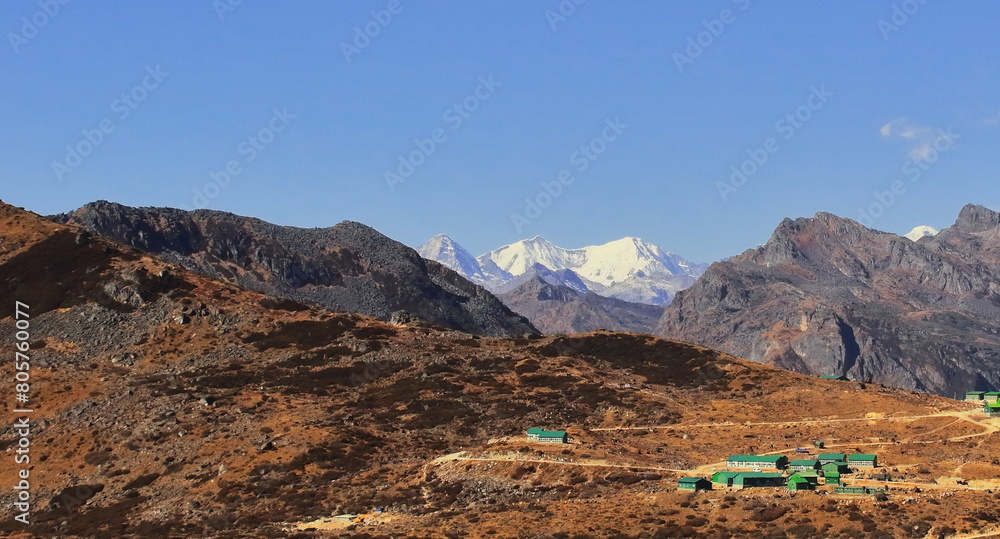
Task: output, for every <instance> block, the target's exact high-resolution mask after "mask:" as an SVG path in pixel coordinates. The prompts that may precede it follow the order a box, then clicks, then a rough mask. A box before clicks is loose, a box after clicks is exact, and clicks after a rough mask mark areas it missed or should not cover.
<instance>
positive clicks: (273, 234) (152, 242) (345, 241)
mask: <svg viewBox="0 0 1000 539" xmlns="http://www.w3.org/2000/svg"><path fill="white" fill-rule="evenodd" d="M54 219H55V220H56V221H59V222H63V223H68V224H73V225H78V226H80V227H82V228H84V229H86V230H89V231H91V232H93V233H95V234H99V235H101V236H105V237H107V238H110V239H113V240H115V241H118V242H120V243H124V244H126V245H130V246H132V247H135V248H137V249H141V250H143V251H147V252H150V253H154V254H157V255H160V256H161V257H163V258H164V259H166V260H169V261H171V262H174V263H177V264H180V265H182V266H184V267H187V268H189V269H192V270H195V271H198V272H201V273H204V274H206V275H209V276H212V277H216V278H221V279H225V280H227V281H230V282H233V283H237V284H239V285H241V286H244V287H246V288H248V289H252V290H258V291H261V292H266V293H268V294H272V295H276V296H280V297H284V298H288V299H292V300H296V301H303V302H308V303H314V304H318V305H322V306H324V307H326V308H329V309H334V310H339V311H349V312H356V313H361V314H367V315H369V316H373V317H375V318H378V319H381V320H389V319H390V317H391V316H392V313H393V312H394V311H399V310H405V311H407V312H409V313H412V314H413V315H415V316H417V317H418V318H420V319H423V320H425V321H427V322H430V323H432V324H437V325H440V326H444V327H447V328H452V329H458V330H462V331H467V332H469V333H475V334H480V335H488V336H514V335H521V334H524V333H536V330H535V329H534V328H533V327H532V326H531V324H530V323H529V322H528V321H527V320H526V319H524V318H523V317H521V316H518V315H516V314H514V313H513V312H511V311H510V310H509V309H507V308H506V307H505V306H504V305H503V304H502V303H500V301H499V300H497V299H496V298H495V297H493V295H491V294H490V293H489V292H487V291H486V290H485V289H483V288H481V287H479V286H476V285H473V284H471V283H469V282H468V281H466V280H465V279H463V278H462V277H461V276H459V275H458V274H457V273H455V272H453V271H451V270H450V269H448V268H445V267H444V266H442V265H441V264H438V263H436V262H432V261H428V260H424V259H423V258H421V257H420V256H419V255H418V254H417V253H416V251H414V250H413V249H410V248H409V247H407V246H405V245H403V244H401V243H399V242H397V241H394V240H392V239H390V238H388V237H386V236H384V235H382V234H380V233H379V232H378V231H376V230H374V229H372V228H370V227H367V226H365V225H363V224H360V223H355V222H351V221H344V222H342V223H340V224H338V225H336V226H333V227H330V228H313V229H303V228H294V227H286V226H278V225H274V224H271V223H268V222H265V221H261V220H259V219H253V218H249V217H241V216H237V215H233V214H230V213H224V212H218V211H210V210H196V211H193V212H187V211H183V210H178V209H172V208H131V207H128V206H122V205H120V204H114V203H110V202H105V201H100V202H94V203H91V204H88V205H86V206H84V207H82V208H80V209H78V210H76V211H74V212H72V213H69V214H62V215H57V216H55V217H54Z"/></svg>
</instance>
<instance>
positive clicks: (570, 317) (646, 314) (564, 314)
mask: <svg viewBox="0 0 1000 539" xmlns="http://www.w3.org/2000/svg"><path fill="white" fill-rule="evenodd" d="M497 297H498V298H500V300H501V301H503V302H504V304H506V305H507V306H508V307H510V309H511V310H512V311H514V312H516V313H519V314H522V315H524V316H525V317H526V318H527V319H528V320H530V321H531V323H532V325H534V326H535V327H537V328H538V329H539V330H541V331H543V332H544V333H583V332H587V331H594V330H596V329H607V330H611V331H629V332H639V333H652V331H653V329H654V328H655V327H656V324H657V322H658V321H659V319H660V317H661V316H662V315H663V307H660V306H658V305H646V304H644V303H632V302H628V301H623V300H620V299H615V298H606V297H604V296H599V295H597V294H595V293H593V292H579V291H576V290H573V289H572V288H569V287H567V286H562V285H559V284H553V283H550V282H547V281H546V280H545V279H543V278H542V277H539V276H535V277H532V278H531V279H529V280H527V281H525V282H523V283H521V285H520V286H518V287H517V288H515V289H514V290H511V291H509V292H504V293H502V294H499V295H498V296H497Z"/></svg>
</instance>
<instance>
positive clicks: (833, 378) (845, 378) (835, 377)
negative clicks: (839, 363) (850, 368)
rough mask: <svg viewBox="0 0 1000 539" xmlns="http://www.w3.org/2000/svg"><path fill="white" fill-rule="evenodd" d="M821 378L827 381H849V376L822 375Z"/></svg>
mask: <svg viewBox="0 0 1000 539" xmlns="http://www.w3.org/2000/svg"><path fill="white" fill-rule="evenodd" d="M819 377H820V378H823V379H826V380H840V381H841V382H846V381H847V376H844V375H843V374H821V375H820V376H819Z"/></svg>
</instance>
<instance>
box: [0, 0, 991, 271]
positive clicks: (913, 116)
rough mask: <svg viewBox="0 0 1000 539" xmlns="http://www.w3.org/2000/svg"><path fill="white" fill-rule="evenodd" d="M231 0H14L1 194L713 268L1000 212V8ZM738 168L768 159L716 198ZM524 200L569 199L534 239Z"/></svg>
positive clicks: (1, 69) (22, 200)
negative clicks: (591, 248) (822, 214)
mask: <svg viewBox="0 0 1000 539" xmlns="http://www.w3.org/2000/svg"><path fill="white" fill-rule="evenodd" d="M46 1H48V2H51V3H57V2H56V1H55V0H46ZM229 1H230V0H220V1H219V2H217V3H216V4H215V5H214V4H213V2H212V1H211V0H202V1H189V2H174V1H166V0H161V1H147V2H138V1H132V2H125V1H114V2H110V1H109V2H83V1H79V0H76V1H70V2H69V3H68V4H66V5H59V11H58V13H55V14H54V15H51V16H50V15H48V14H46V13H44V8H45V5H46V4H45V1H43V2H41V3H39V2H38V1H37V0H26V1H13V0H11V1H5V2H2V3H0V29H2V30H3V32H4V35H5V39H4V43H2V44H0V81H2V95H3V98H2V99H0V119H2V125H3V127H4V129H2V130H0V148H2V152H3V153H2V155H3V158H2V159H0V178H2V187H3V188H2V190H0V198H2V199H4V200H5V201H8V202H11V203H14V204H17V205H19V206H25V207H27V208H28V209H31V210H34V211H36V212H39V213H43V214H48V213H56V212H61V211H67V210H71V209H73V208H76V207H78V206H80V205H82V204H84V203H86V202H89V201H92V200H96V199H108V200H113V201H117V202H121V203H124V204H129V205H156V206H175V207H192V206H194V205H204V206H207V207H210V208H214V209H221V210H226V211H231V212H235V213H239V214H245V215H253V216H257V217H260V218H263V219H266V220H269V221H273V222H277V223H280V224H288V225H296V226H307V227H312V226H330V225H333V224H335V223H337V222H339V221H342V220H345V219H351V220H357V221H361V222H364V223H366V224H369V225H371V226H373V227H375V228H377V229H379V230H380V231H382V232H383V233H385V234H387V235H389V236H391V237H393V238H395V239H398V240H400V241H402V242H404V243H407V244H409V245H414V246H415V245H419V244H421V243H423V242H424V241H425V240H426V239H427V238H428V237H430V236H431V235H433V234H436V233H440V232H444V233H448V234H449V235H451V236H452V237H454V238H455V239H456V240H457V241H459V243H462V244H463V245H465V246H466V247H467V248H468V249H469V250H470V251H472V252H474V253H475V254H479V253H481V252H484V251H486V250H488V249H492V248H495V247H497V246H500V245H502V244H505V243H509V242H512V241H516V240H518V239H521V238H524V237H531V236H534V235H536V234H537V235H542V236H544V237H546V238H548V239H549V240H550V241H552V242H554V243H556V244H558V245H563V246H566V247H576V246H583V245H588V244H596V243H603V242H606V241H609V240H612V239H616V238H619V237H622V236H639V237H642V238H644V239H646V240H648V241H651V242H653V243H656V244H659V245H661V246H662V247H664V248H666V249H669V250H672V251H674V252H677V253H680V254H682V255H684V256H686V257H688V258H691V259H693V260H697V261H708V260H713V259H717V258H720V257H724V256H728V255H732V254H735V253H738V252H741V251H743V250H744V249H746V248H749V247H752V246H753V245H756V244H758V243H761V242H763V241H765V240H766V239H767V238H768V237H769V235H770V233H771V231H772V230H773V229H774V227H775V226H776V225H777V224H778V222H779V221H780V220H781V219H782V218H784V217H786V216H788V217H796V216H811V215H813V214H814V213H816V212H817V211H829V212H832V213H836V214H838V215H843V216H847V217H851V218H855V219H860V218H861V217H860V216H861V214H860V209H869V208H871V207H872V205H875V208H874V211H875V213H878V214H879V215H878V216H877V218H873V220H872V224H873V225H874V226H875V227H876V228H879V229H882V230H889V231H893V232H906V231H908V230H909V229H910V228H911V227H913V226H915V225H919V224H928V225H931V226H934V227H937V228H941V227H945V226H947V225H949V224H950V223H952V222H953V220H954V218H955V216H956V215H957V212H958V211H959V209H960V208H961V207H962V205H964V204H965V203H968V202H976V203H979V204H983V205H986V206H989V207H993V208H994V209H997V208H998V207H1000V195H998V193H1000V189H998V186H1000V152H998V151H997V149H998V148H1000V62H997V60H996V55H997V51H998V50H1000V33H998V32H997V31H996V28H997V26H996V21H997V20H1000V5H998V4H997V3H995V2H989V1H985V0H983V1H973V2H964V3H962V4H961V5H960V6H959V5H955V4H949V3H946V2H941V1H936V0H931V1H929V2H927V3H925V4H920V3H918V2H917V1H916V0H910V1H909V2H901V1H898V0H897V1H896V2H892V1H860V0H852V1H845V2H797V1H791V0H786V1H771V2H763V1H758V0H749V1H746V0H739V1H731V0H715V1H706V2H680V1H671V2H660V1H655V2H654V1H641V2H640V1H636V2H629V3H627V4H622V3H617V2H611V1H609V0H587V1H585V2H583V3H582V4H581V5H579V6H576V9H575V11H574V12H573V13H568V10H565V12H566V13H567V14H566V16H565V17H564V18H561V17H563V16H562V15H558V14H559V9H560V7H559V6H560V2H558V1H556V0H550V1H540V2H504V1H493V2H464V1H457V0H456V1H438V2H422V3H417V2H411V1H406V0H401V1H400V2H399V3H398V4H396V3H392V2H388V1H381V0H380V1H372V2H319V1H301V2H278V1H265V0H244V1H243V2H242V3H241V4H239V5H237V6H236V7H234V8H233V9H232V10H231V11H222V12H220V11H218V9H217V6H218V5H222V4H226V3H227V2H229ZM577 1H579V0H577ZM232 3H237V2H236V1H235V0H233V2H232ZM563 4H564V9H565V5H570V4H571V2H570V1H569V0H567V1H565V2H563ZM894 6H895V7H896V8H897V11H896V15H895V18H894V19H893V13H894ZM388 8H393V9H394V11H396V13H394V14H393V13H381V14H379V13H378V12H379V11H382V10H388ZM48 9H49V11H50V12H51V11H54V8H53V7H52V6H48ZM726 9H728V10H730V11H731V13H729V14H725V15H726V16H725V17H724V18H725V19H726V21H722V20H719V19H720V17H722V15H724V14H723V10H726ZM373 10H374V11H376V12H377V13H376V15H373V14H372V11H373ZM547 11H551V13H549V14H547V13H546V12H547ZM906 11H909V12H910V13H909V14H907V13H906ZM220 13H221V15H222V17H221V18H220ZM390 15H391V18H390V17H389V16H390ZM23 18H26V20H27V21H28V22H29V23H30V24H27V25H26V24H25V19H23ZM379 19H381V22H380V21H379ZM32 20H34V21H35V22H34V23H32V22H31V21H32ZM716 20H718V22H713V21H716ZM880 20H881V21H884V23H883V24H881V25H880V23H879V21H880ZM36 23H44V25H41V26H40V27H39V26H36ZM706 23H707V24H706ZM889 25H891V26H889ZM365 28H367V29H368V31H369V33H370V34H374V37H373V38H367V36H365V39H359V40H357V41H356V42H355V38H356V33H357V31H358V29H360V31H362V32H364V30H365ZM711 30H714V31H715V33H716V34H718V35H713V34H712V33H711ZM689 39H691V40H693V41H694V42H697V41H698V40H699V39H700V40H701V42H702V44H705V45H707V46H704V47H702V48H701V50H698V48H697V46H695V47H691V48H690V49H689V45H690V43H691V42H689ZM345 44H346V45H348V46H349V47H355V48H354V49H345ZM345 50H346V53H345ZM688 53H690V55H688ZM681 54H683V55H686V56H687V59H689V60H691V61H690V62H688V61H687V60H685V59H684V58H681V57H680V56H678V55H681ZM348 57H349V58H348ZM679 62H680V65H681V67H682V68H683V69H679V68H678V64H679ZM150 73H156V76H155V77H154V76H153V75H152V74H150ZM491 77H492V81H493V82H492V83H489V84H486V85H483V83H482V82H481V81H487V82H489V80H490V78H491ZM144 83H145V85H146V87H143V84H144ZM477 92H478V94H479V95H478V97H477V96H476V93H477ZM831 93H832V95H830V94H831ZM123 94H126V98H125V99H124V100H123V99H122V95H123ZM128 94H131V97H130V96H129V95H128ZM814 94H815V95H816V96H817V97H814V98H813V99H812V100H811V101H810V100H809V97H810V95H814ZM463 102H464V103H465V104H467V105H468V106H469V107H470V108H475V109H476V110H471V111H470V110H466V109H465V108H464V105H461V106H460V109H461V110H460V111H455V110H453V109H452V107H453V106H454V105H455V104H456V103H459V104H461V103H463ZM810 105H812V108H809V106H810ZM449 110H451V112H448V111H449ZM275 111H278V113H279V114H278V115H276V114H275ZM285 112H287V114H288V115H294V118H290V117H288V116H287V115H285ZM787 114H792V115H793V119H794V115H795V114H798V115H799V119H798V120H794V123H795V124H797V127H796V126H794V125H793V124H792V123H789V122H788V120H784V121H783V122H782V123H779V121H782V119H783V118H785V116H786V115H787ZM803 119H804V120H803ZM616 121H617V122H618V123H619V124H623V125H624V127H622V126H621V125H619V126H618V127H617V128H615V129H611V128H610V127H608V125H609V123H610V124H614V123H615V122H616ZM102 126H103V127H104V128H105V129H106V130H107V132H106V133H101V135H100V137H98V135H97V132H99V131H100V129H101V127H102ZM272 128H273V130H272ZM948 128H950V129H951V132H952V133H954V134H955V135H957V138H954V137H951V136H944V135H942V134H941V133H942V132H943V131H939V129H943V130H946V129H948ZM85 130H86V131H88V132H89V136H90V138H91V139H93V140H97V139H98V138H100V139H101V140H100V143H99V144H95V145H93V146H95V147H92V148H91V147H89V146H91V143H90V141H88V140H87V138H88V137H87V135H85V134H84V131H85ZM94 130H98V131H97V132H95V131H94ZM262 130H263V132H262ZM435 130H439V131H435ZM602 135H606V136H608V138H609V139H611V138H614V140H613V141H611V142H606V141H604V140H598V141H596V142H595V138H598V139H599V138H600V137H602ZM250 137H261V138H260V139H259V140H256V141H252V140H249V139H250ZM434 137H437V138H438V141H439V142H436V143H434V146H435V147H434V149H433V151H430V150H429V148H430V146H429V145H428V144H426V143H425V144H423V147H424V149H423V150H421V149H419V147H418V145H417V144H416V143H415V142H414V141H415V140H417V139H421V140H423V139H428V138H434ZM769 138H773V139H774V140H773V141H770V142H769V141H768V139H769ZM254 144H256V147H254V146H253V145H254ZM935 144H937V146H938V149H937V150H935V149H934V145H935ZM241 145H242V146H241ZM581 145H588V146H592V147H593V148H594V149H595V150H604V151H603V153H601V154H599V155H597V154H592V156H593V157H595V158H596V159H590V158H586V157H581V156H582V155H583V154H574V152H578V151H579V149H580V147H581ZM67 146H71V147H73V148H76V149H79V150H81V151H83V152H84V153H88V155H86V156H84V157H82V158H81V159H79V160H76V158H74V157H73V156H67V153H68V152H67V149H66V147H67ZM758 148H761V150H757V149H758ZM768 150H770V151H768ZM413 152H418V154H413ZM748 152H750V153H748ZM411 154H413V159H414V162H420V164H419V166H417V167H414V170H413V172H412V174H410V175H409V177H408V178H406V181H405V182H401V183H395V184H394V185H393V187H394V188H393V189H390V186H389V185H388V184H387V181H386V177H385V176H386V172H387V171H390V172H393V173H399V171H398V170H397V168H398V166H399V159H400V156H401V155H402V156H404V158H407V157H409V156H411ZM752 154H756V157H757V159H758V160H759V161H762V158H763V157H764V156H765V155H766V157H767V160H766V162H763V165H760V166H757V165H756V164H755V163H752V162H750V163H747V162H746V160H747V159H751V158H752ZM251 157H252V158H253V159H251ZM928 160H934V162H933V163H928V162H927V161H928ZM54 162H55V163H58V164H57V165H55V167H54V165H53V163H54ZM230 162H232V163H230ZM584 163H586V169H583V164H584ZM227 164H230V166H234V167H235V168H233V170H238V174H235V175H233V176H231V177H230V179H229V181H228V183H227V184H226V185H225V186H224V187H223V188H221V189H219V188H217V186H210V187H209V188H208V189H207V193H208V195H211V196H204V195H205V193H206V188H205V186H206V184H209V182H211V181H213V180H212V176H211V174H212V173H213V172H216V173H217V172H219V171H223V170H224V169H225V168H226V167H227ZM918 164H919V165H921V166H920V167H918V168H914V167H915V166H916V165H918ZM734 166H736V167H740V166H744V167H745V170H748V171H749V170H753V168H755V167H756V170H755V171H753V174H752V175H749V176H746V179H745V180H741V179H739V178H737V182H738V183H740V185H739V186H733V185H732V184H730V185H731V186H733V187H736V188H735V190H734V191H731V190H729V189H728V188H722V190H723V191H726V197H725V199H724V198H723V196H722V194H720V182H729V181H730V180H731V176H732V167H734ZM54 168H55V169H57V170H54ZM925 168H926V170H924V169H925ZM67 170H68V172H67ZM563 170H567V171H569V172H570V173H571V174H572V178H571V179H572V181H571V183H568V185H562V186H561V187H562V190H561V192H559V193H558V196H556V197H555V198H554V199H553V198H552V197H551V196H550V195H548V194H547V193H545V191H544V188H543V186H542V182H549V183H552V182H555V183H558V182H559V176H560V173H561V171H563ZM403 172H407V171H406V170H405V169H404V171H403ZM60 176H61V180H60ZM216 177H217V178H218V177H219V176H216ZM219 181H220V182H223V183H224V179H223V180H219ZM893 182H899V183H898V184H897V190H898V188H899V187H900V186H902V188H904V189H905V191H899V193H898V194H897V195H893V197H894V199H893V200H891V201H890V200H889V199H888V197H887V196H884V195H883V196H882V197H881V198H882V201H881V202H880V201H879V200H878V199H877V198H876V197H875V196H874V195H873V193H875V192H876V191H879V192H881V191H890V190H891V189H892V185H893ZM550 188H551V189H553V191H554V192H555V188H554V187H550ZM196 189H198V190H199V192H200V193H201V194H202V196H204V198H203V199H199V198H197V197H196V196H195V190H196ZM543 193H545V194H543ZM525 198H531V199H533V200H536V201H539V202H542V203H546V202H549V204H548V205H547V207H546V208H544V209H543V210H541V212H540V215H536V214H534V213H532V212H528V214H527V217H530V218H531V219H530V220H528V219H527V218H526V219H525V220H521V221H520V223H519V224H520V230H518V229H517V227H516V226H515V224H514V223H513V222H512V217H511V216H512V215H513V214H520V215H521V216H525V206H526V203H525ZM880 210H881V211H880Z"/></svg>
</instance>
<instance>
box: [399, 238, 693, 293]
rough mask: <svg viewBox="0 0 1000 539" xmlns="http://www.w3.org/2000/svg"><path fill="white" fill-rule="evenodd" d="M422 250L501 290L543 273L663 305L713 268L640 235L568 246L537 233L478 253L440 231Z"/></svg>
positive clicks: (581, 287) (575, 285)
mask: <svg viewBox="0 0 1000 539" xmlns="http://www.w3.org/2000/svg"><path fill="white" fill-rule="evenodd" d="M417 252H418V253H420V255H421V256H423V257H424V258H428V259H431V260H435V261H438V262H440V263H442V264H444V265H445V266H448V267H449V268H451V269H453V270H455V271H457V272H458V273H459V274H461V275H462V276H463V277H465V278H466V279H469V280H470V281H472V282H474V283H477V284H480V285H482V286H483V287H485V288H486V289H488V290H490V291H492V292H494V293H498V294H501V293H504V292H509V291H511V290H514V289H515V288H517V287H518V286H520V285H521V284H522V283H524V282H526V281H527V280H529V279H531V278H533V277H536V276H539V277H542V278H543V280H545V281H546V282H548V283H550V284H558V285H560V286H565V287H567V288H570V289H573V290H575V291H577V292H579V293H581V294H584V293H586V292H593V293H595V294H597V295H600V296H604V297H608V298H615V299H619V300H623V301H628V302H632V303H644V304H648V305H661V306H662V305H667V304H669V303H670V301H671V300H672V299H673V297H674V295H675V294H676V293H677V291H679V290H683V289H685V288H687V287H689V286H691V285H692V284H694V282H695V281H696V280H697V279H698V277H699V276H700V275H701V274H702V273H703V272H704V271H705V269H706V268H707V267H708V265H707V264H695V263H693V262H690V261H688V260H686V259H684V258H682V257H680V256H678V255H676V254H673V253H668V252H664V251H663V250H662V249H660V248H659V247H657V246H655V245H652V244H650V243H646V242H644V241H642V240H641V239H639V238H622V239H620V240H616V241H612V242H609V243H605V244H604V245H594V246H590V247H582V248H579V249H564V248H562V247H557V246H555V245H552V244H551V243H549V242H548V241H546V240H545V239H544V238H542V237H539V236H536V237H534V238H531V239H528V240H521V241H518V242H515V243H512V244H510V245H504V246H503V247H500V248H499V249H494V250H492V251H490V252H488V253H486V254H483V255H481V256H478V257H474V256H472V255H471V254H470V253H469V252H468V251H466V250H465V249H464V248H462V246H461V245H459V244H458V243H456V242H455V241H454V240H453V239H451V238H450V237H448V236H446V235H444V234H440V235H437V236H434V237H433V238H431V239H430V241H428V242H427V243H426V244H424V245H423V246H421V247H419V248H418V249H417Z"/></svg>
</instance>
